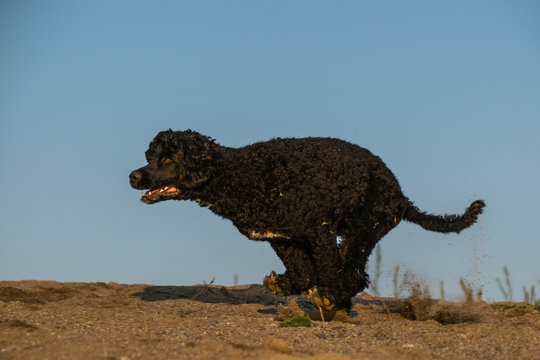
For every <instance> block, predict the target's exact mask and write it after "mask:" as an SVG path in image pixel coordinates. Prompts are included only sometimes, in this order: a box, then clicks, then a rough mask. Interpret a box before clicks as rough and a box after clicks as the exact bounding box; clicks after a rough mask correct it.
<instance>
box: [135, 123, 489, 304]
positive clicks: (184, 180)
mask: <svg viewBox="0 0 540 360" xmlns="http://www.w3.org/2000/svg"><path fill="white" fill-rule="evenodd" d="M146 158H147V160H148V165H146V166H145V167H142V168H140V169H138V170H135V171H133V172H132V173H131V174H130V176H129V178H130V184H131V186H132V187H134V188H136V189H140V190H148V191H147V192H145V193H144V194H143V196H142V199H141V200H142V201H143V202H144V203H146V204H153V203H156V202H158V201H163V200H170V199H175V200H194V201H196V202H198V203H199V204H200V205H201V206H205V207H208V208H209V209H210V210H212V211H213V212H214V213H216V214H218V215H220V216H222V217H224V218H227V219H230V220H231V221H232V222H233V224H234V226H236V227H237V228H238V230H239V231H240V232H241V233H242V234H244V235H245V236H247V237H248V238H249V239H252V240H263V241H268V242H270V244H271V246H272V248H273V249H274V250H275V251H276V253H277V255H278V256H279V257H280V259H281V260H282V261H283V263H284V265H285V267H286V268H287V271H286V272H285V273H284V274H282V275H276V274H275V273H274V272H272V273H271V275H269V276H267V277H266V278H265V279H264V284H265V286H266V288H267V289H268V290H269V291H271V292H273V293H275V294H278V295H291V294H301V293H306V292H309V294H310V298H311V301H312V302H313V303H314V304H315V305H318V306H319V307H321V308H323V309H324V310H328V311H329V310H332V309H333V308H334V307H336V308H345V309H349V308H350V306H351V297H352V296H354V295H355V294H357V293H358V292H360V291H362V290H363V289H365V288H366V287H367V285H368V283H369V280H368V276H367V274H366V273H365V266H366V262H367V260H368V257H369V255H370V253H371V251H372V250H373V248H374V246H375V244H376V243H377V242H378V241H379V240H380V239H381V238H382V237H383V236H384V235H386V234H387V233H388V232H389V231H390V230H391V229H392V228H394V227H395V226H396V225H397V224H399V222H400V221H401V220H407V221H411V222H414V223H416V224H418V225H420V226H422V227H423V228H424V229H427V230H431V231H438V232H443V233H448V232H455V233H458V232H460V231H461V230H463V229H465V228H467V227H469V226H471V225H472V224H473V223H475V222H476V219H477V217H478V215H479V214H480V213H481V212H482V208H483V207H484V202H483V201H480V200H479V201H475V202H473V203H472V204H471V206H470V207H469V208H468V209H467V210H466V211H465V213H464V214H463V215H445V216H435V215H429V214H426V213H423V212H421V211H420V210H418V209H417V208H416V207H415V206H414V205H413V204H412V203H411V202H410V201H409V199H408V198H407V197H405V196H404V195H403V193H402V192H401V188H400V186H399V184H398V182H397V180H396V178H395V176H394V175H393V174H392V172H391V171H390V170H389V169H388V168H387V167H386V165H385V164H384V163H383V161H382V160H381V159H380V158H379V157H377V156H375V155H373V154H371V153H370V152H369V151H368V150H366V149H363V148H361V147H359V146H356V145H353V144H350V143H348V142H345V141H342V140H338V139H331V138H303V139H280V138H277V139H273V140H270V141H267V142H260V143H256V144H253V145H249V146H245V147H242V148H238V149H236V148H229V147H224V146H221V145H219V144H217V143H216V142H215V141H214V140H213V139H211V138H209V137H207V136H203V135H201V134H199V133H197V132H195V131H191V130H187V131H176V132H175V131H172V130H168V131H163V132H160V133H159V134H158V135H157V136H156V138H155V139H154V140H153V141H152V142H151V143H150V147H149V149H148V150H147V151H146ZM338 236H339V237H341V239H342V241H341V243H338V242H337V237H338Z"/></svg>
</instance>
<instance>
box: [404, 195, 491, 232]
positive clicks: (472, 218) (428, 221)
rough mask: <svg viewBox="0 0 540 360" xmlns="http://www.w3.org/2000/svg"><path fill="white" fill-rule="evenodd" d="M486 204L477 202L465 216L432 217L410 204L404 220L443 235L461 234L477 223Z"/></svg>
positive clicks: (466, 211) (480, 201)
mask: <svg viewBox="0 0 540 360" xmlns="http://www.w3.org/2000/svg"><path fill="white" fill-rule="evenodd" d="M484 206H486V204H485V203H484V202H483V201H482V200H476V201H475V202H473V203H472V204H471V206H469V208H468V209H467V210H465V213H464V214H463V215H443V216H439V215H431V214H427V213H425V212H422V211H420V210H419V209H418V208H417V207H416V206H414V205H413V204H412V203H410V202H409V204H408V205H407V208H406V209H405V213H404V214H403V218H404V219H405V220H407V221H410V222H413V223H415V224H418V225H420V226H421V227H423V228H424V229H426V230H430V231H437V232H442V233H449V232H455V233H459V232H460V231H462V230H463V229H466V228H468V227H469V226H471V225H472V224H474V223H475V222H476V219H478V215H480V214H481V213H482V209H483V208H484Z"/></svg>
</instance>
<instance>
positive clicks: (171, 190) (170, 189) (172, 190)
mask: <svg viewBox="0 0 540 360" xmlns="http://www.w3.org/2000/svg"><path fill="white" fill-rule="evenodd" d="M175 191H178V189H177V188H175V187H174V186H173V187H170V188H168V189H167V192H175Z"/></svg>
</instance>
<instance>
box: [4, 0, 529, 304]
mask: <svg viewBox="0 0 540 360" xmlns="http://www.w3.org/2000/svg"><path fill="white" fill-rule="evenodd" d="M538 19H540V2H538V1H534V0H531V1H492V0H489V1H452V2H442V1H427V0H426V1H407V2H404V1H392V2H387V1H338V2H336V1H159V2H148V1H90V2H88V1H72V0H69V1H2V2H1V3H0V186H1V189H2V198H1V201H0V279H4V280H20V279H52V280H58V281H116V282H127V283H152V284H192V283H202V282H203V281H207V282H208V281H210V280H211V279H212V278H214V277H215V282H216V283H218V284H225V285H228V284H232V282H233V278H234V275H235V274H237V275H238V277H239V281H240V283H257V282H258V283H260V282H261V281H262V278H263V277H264V276H265V275H266V274H268V273H269V272H270V271H271V270H273V269H275V270H278V271H282V270H283V266H282V264H281V263H280V261H279V259H278V258H277V256H276V255H275V254H274V253H273V251H272V250H271V248H270V246H269V245H268V244H267V243H260V242H253V241H250V240H248V239H246V238H243V237H242V235H240V233H239V232H238V231H237V230H236V229H235V228H234V227H233V226H232V225H231V223H230V222H229V221H226V220H222V219H221V218H219V217H218V216H216V215H214V214H212V213H211V212H210V211H209V210H207V209H203V208H200V207H198V205H196V204H194V203H188V202H178V201H169V202H164V203H160V204H156V205H152V206H148V205H145V204H143V203H141V202H140V201H139V198H140V192H139V191H136V190H133V189H132V188H130V186H129V183H128V174H129V173H130V171H131V170H133V169H135V168H138V167H140V166H142V165H144V151H145V150H146V148H147V145H148V143H149V142H150V141H151V140H152V138H153V137H154V135H155V134H156V133H157V132H158V131H160V130H164V129H168V128H172V129H175V130H181V129H187V128H191V129H194V130H197V131H199V132H202V133H204V134H206V135H209V136H212V137H214V138H216V139H217V140H218V142H219V143H221V144H222V145H227V146H242V145H246V144H249V143H252V142H255V141H260V140H265V139H269V138H272V137H276V136H280V137H291V136H294V137H304V136H331V137H338V138H342V139H345V140H348V141H350V142H353V143H356V144H358V145H360V146H363V147H366V148H369V149H370V150H371V151H372V152H374V153H375V154H377V155H379V156H381V157H382V158H383V159H384V161H385V162H386V163H387V165H388V166H389V167H390V168H391V169H392V171H393V172H394V173H395V174H396V176H397V177H398V179H399V180H400V183H401V186H402V188H403V191H404V192H405V194H406V195H407V196H408V197H410V198H411V199H412V200H413V201H414V202H415V203H416V205H418V206H419V207H420V208H421V209H423V210H425V211H429V212H432V213H456V212H462V211H463V209H465V207H466V206H468V205H469V203H470V202H471V201H473V200H475V199H478V198H480V199H484V200H485V201H486V202H487V208H486V211H485V213H484V214H483V215H482V217H481V218H480V221H479V223H478V224H477V225H476V226H474V227H473V228H471V229H469V230H466V231H464V232H462V233H461V234H459V235H441V234H436V233H431V232H427V231H424V230H423V229H421V228H419V227H418V226H416V225H414V224H408V223H402V224H401V225H400V226H398V227H397V228H396V229H395V230H393V231H392V232H391V233H390V234H389V235H388V236H387V237H385V238H384V239H383V240H382V242H381V245H382V254H383V266H384V268H383V271H384V273H383V279H382V283H381V287H382V289H383V295H391V292H392V291H391V284H392V270H393V268H394V266H396V265H400V266H401V268H402V269H408V270H410V271H413V272H415V273H416V274H417V275H418V276H419V277H422V278H424V279H425V280H426V281H427V282H428V283H429V284H430V285H431V286H432V290H433V292H434V293H435V295H438V284H439V281H440V280H444V281H445V284H446V293H447V294H450V295H455V296H458V295H459V294H460V291H459V285H458V281H459V278H460V277H465V278H466V279H468V280H469V281H471V282H473V284H474V285H475V286H482V287H483V288H484V291H485V293H486V296H487V297H488V298H491V299H500V297H501V295H500V293H499V290H498V289H497V286H496V284H495V281H494V280H495V278H496V277H498V276H502V266H504V265H507V266H508V267H509V269H510V271H511V275H512V281H513V284H514V293H516V296H515V297H516V298H517V299H518V300H521V298H522V295H521V293H522V291H521V287H522V286H523V285H527V286H530V285H532V284H535V283H536V284H537V287H538V286H539V283H538V281H539V279H540V261H539V260H540V256H539V255H540V238H539V231H538V223H539V222H540V210H539V206H538V204H539V203H540V191H539V189H538V184H539V179H540V161H539V155H540V21H538Z"/></svg>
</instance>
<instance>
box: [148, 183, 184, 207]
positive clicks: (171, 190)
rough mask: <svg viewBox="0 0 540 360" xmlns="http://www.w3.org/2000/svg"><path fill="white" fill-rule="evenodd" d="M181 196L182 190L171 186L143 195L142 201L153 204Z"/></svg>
mask: <svg viewBox="0 0 540 360" xmlns="http://www.w3.org/2000/svg"><path fill="white" fill-rule="evenodd" d="M179 194H180V190H178V189H177V188H176V187H174V186H172V185H169V186H163V187H160V188H156V189H152V190H149V191H146V192H144V193H143V195H142V197H141V201H142V202H143V203H145V204H153V203H156V202H158V201H163V200H169V199H172V198H174V197H176V196H178V195H179Z"/></svg>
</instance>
